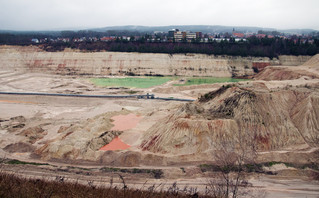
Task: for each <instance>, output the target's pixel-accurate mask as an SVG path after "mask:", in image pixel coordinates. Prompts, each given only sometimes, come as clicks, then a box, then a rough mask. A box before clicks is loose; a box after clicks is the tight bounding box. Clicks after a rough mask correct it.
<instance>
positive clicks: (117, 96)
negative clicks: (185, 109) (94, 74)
mask: <svg viewBox="0 0 319 198" xmlns="http://www.w3.org/2000/svg"><path fill="white" fill-rule="evenodd" d="M0 94H2V95H24V96H59V97H83V98H137V99H150V100H165V101H180V102H193V101H195V100H192V99H180V98H160V97H155V96H154V94H149V93H147V94H146V95H80V94H55V93H28V92H0Z"/></svg>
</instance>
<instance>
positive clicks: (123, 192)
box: [0, 172, 211, 198]
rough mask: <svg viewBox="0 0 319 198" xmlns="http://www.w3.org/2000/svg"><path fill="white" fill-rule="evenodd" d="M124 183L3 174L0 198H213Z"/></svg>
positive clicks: (194, 192) (176, 189) (186, 191)
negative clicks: (117, 184)
mask: <svg viewBox="0 0 319 198" xmlns="http://www.w3.org/2000/svg"><path fill="white" fill-rule="evenodd" d="M121 179H122V180H123V185H122V186H123V187H121V186H112V183H110V184H111V185H110V186H111V187H100V186H97V185H95V183H94V181H87V185H83V184H79V183H78V182H73V183H71V182H66V181H65V178H64V177H58V176H57V177H56V180H55V181H46V180H44V179H29V178H20V177H17V176H15V175H13V174H6V173H1V172H0V197H86V198H90V197H92V198H93V197H94V198H95V197H105V198H108V197H109V198H113V197H118V198H120V197H131V198H140V197H154V198H166V197H175V198H182V197H183V198H184V197H185V198H186V197H211V196H199V195H198V193H197V191H189V190H188V189H186V190H185V191H180V189H178V188H177V187H175V188H173V187H174V186H173V187H171V188H170V189H169V190H167V191H164V190H162V191H158V192H157V191H155V190H156V186H155V185H154V186H151V187H150V188H148V189H147V190H141V189H132V188H129V187H128V186H127V185H126V184H125V181H124V178H123V177H121Z"/></svg>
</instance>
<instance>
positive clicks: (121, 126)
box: [100, 113, 142, 151]
mask: <svg viewBox="0 0 319 198" xmlns="http://www.w3.org/2000/svg"><path fill="white" fill-rule="evenodd" d="M111 119H112V120H114V121H113V124H114V126H113V128H112V129H111V130H114V131H125V130H129V129H132V128H134V127H136V125H137V124H138V123H139V121H140V120H141V119H142V117H141V116H137V115H135V114H133V113H131V114H128V115H118V116H113V117H112V118H111ZM130 147H131V146H130V145H128V144H126V143H124V142H123V141H122V140H121V139H120V138H119V137H116V138H114V139H113V140H112V141H111V142H110V143H109V144H107V145H105V146H103V147H102V148H101V149H100V150H102V151H115V150H125V149H128V148H130Z"/></svg>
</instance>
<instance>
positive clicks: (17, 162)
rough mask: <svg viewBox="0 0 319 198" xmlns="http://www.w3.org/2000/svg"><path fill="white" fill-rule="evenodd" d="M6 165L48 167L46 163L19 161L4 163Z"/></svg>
mask: <svg viewBox="0 0 319 198" xmlns="http://www.w3.org/2000/svg"><path fill="white" fill-rule="evenodd" d="M6 164H22V165H26V164H29V165H35V166H42V165H49V164H47V163H35V162H23V161H20V160H10V161H8V162H6Z"/></svg>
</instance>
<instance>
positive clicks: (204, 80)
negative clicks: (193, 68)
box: [174, 77, 248, 86]
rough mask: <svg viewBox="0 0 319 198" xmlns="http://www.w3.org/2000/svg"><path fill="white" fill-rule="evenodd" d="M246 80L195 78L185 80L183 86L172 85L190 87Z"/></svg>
mask: <svg viewBox="0 0 319 198" xmlns="http://www.w3.org/2000/svg"><path fill="white" fill-rule="evenodd" d="M247 80H248V79H237V78H216V77H204V78H202V77H195V78H187V80H186V82H185V83H184V84H174V86H190V85H201V84H215V83H226V82H240V81H247Z"/></svg>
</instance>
